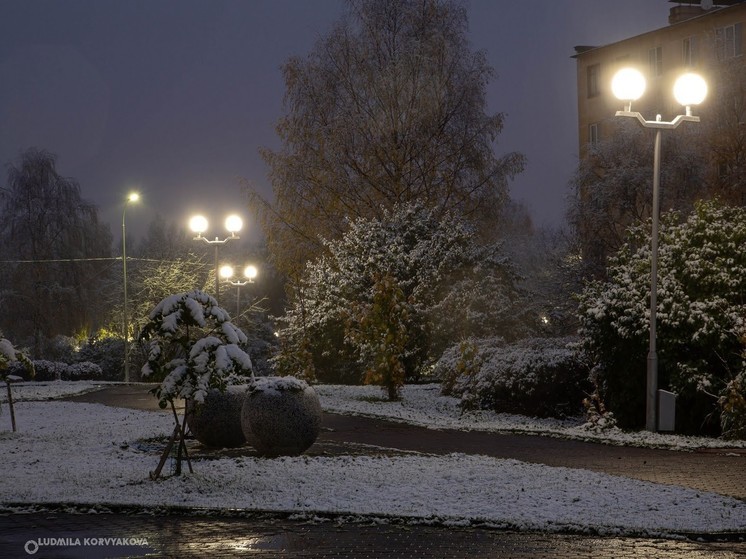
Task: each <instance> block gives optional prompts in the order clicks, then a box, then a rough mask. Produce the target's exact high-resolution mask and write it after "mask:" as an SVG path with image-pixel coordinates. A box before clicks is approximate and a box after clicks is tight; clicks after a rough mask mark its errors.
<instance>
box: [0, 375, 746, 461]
mask: <svg viewBox="0 0 746 559" xmlns="http://www.w3.org/2000/svg"><path fill="white" fill-rule="evenodd" d="M115 384H121V383H117V382H96V381H75V382H69V381H52V382H22V383H14V384H13V385H12V386H13V388H12V390H13V400H14V401H15V402H20V401H37V400H53V399H59V398H64V397H65V396H72V395H74V394H81V393H84V392H90V391H92V390H96V389H98V388H102V387H106V386H112V385H115ZM146 385H147V384H145V383H143V386H146ZM314 388H315V390H316V392H317V393H318V395H319V398H320V399H321V406H322V408H323V409H324V411H328V412H335V413H343V414H350V415H364V416H368V417H377V418H383V419H389V420H392V421H399V422H403V423H410V424H413V425H419V426H423V427H428V428H431V429H459V430H464V431H490V432H496V433H497V432H501V433H523V434H533V435H550V436H556V437H563V438H568V439H577V440H585V441H594V442H603V443H607V444H616V445H626V446H641V447H653V448H668V449H681V450H687V449H688V450H691V449H695V448H746V441H726V440H722V439H713V438H706V437H685V436H680V435H672V434H663V433H650V432H648V431H639V432H627V431H622V430H621V429H607V430H604V431H601V432H595V431H593V430H592V429H589V428H588V427H587V426H584V425H583V421H582V420H581V419H567V420H558V419H539V418H534V417H527V416H523V415H511V414H498V413H494V412H489V411H479V412H469V413H465V414H462V413H461V410H460V408H459V400H458V399H457V398H453V397H450V396H441V395H440V385H439V384H425V385H408V386H405V387H404V389H403V390H402V399H401V400H399V401H396V402H389V401H388V400H386V399H385V398H384V393H383V392H382V390H381V389H380V388H378V387H375V386H342V385H316V386H314ZM7 399H8V398H7V396H6V393H5V390H2V391H0V404H4V403H5V402H7ZM0 411H1V409H0Z"/></svg>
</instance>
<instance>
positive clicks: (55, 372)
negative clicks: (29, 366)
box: [34, 359, 68, 381]
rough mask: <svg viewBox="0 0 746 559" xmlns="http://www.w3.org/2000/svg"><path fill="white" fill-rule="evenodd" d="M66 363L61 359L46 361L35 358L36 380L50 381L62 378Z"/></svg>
mask: <svg viewBox="0 0 746 559" xmlns="http://www.w3.org/2000/svg"><path fill="white" fill-rule="evenodd" d="M67 367H68V364H67V363H62V362H61V361H47V360H46V359H35V360H34V369H35V371H36V380H40V381H50V380H62V377H63V376H64V375H65V373H66V371H67Z"/></svg>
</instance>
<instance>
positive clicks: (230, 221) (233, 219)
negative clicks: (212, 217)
mask: <svg viewBox="0 0 746 559" xmlns="http://www.w3.org/2000/svg"><path fill="white" fill-rule="evenodd" d="M208 225H209V224H208V221H207V218H206V217H204V216H202V215H195V216H193V217H192V218H191V219H190V220H189V228H190V229H191V230H192V232H193V233H196V234H197V236H196V237H194V240H195V241H200V240H202V241H204V242H206V243H207V244H208V245H214V246H215V300H216V301H218V303H219V302H220V275H219V272H218V248H219V247H220V245H224V244H225V243H227V242H228V241H232V240H234V239H240V238H241V237H239V236H238V235H237V234H236V233H238V232H239V231H240V230H241V228H242V227H243V221H242V220H241V218H240V217H239V216H237V215H235V214H233V215H229V216H228V217H226V218H225V228H226V230H227V231H228V233H230V236H229V237H226V238H224V239H220V238H218V237H215V239H213V240H210V239H208V238H207V237H204V236H203V235H202V233H204V232H205V231H207V227H208Z"/></svg>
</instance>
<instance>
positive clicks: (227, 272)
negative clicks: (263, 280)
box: [220, 265, 258, 319]
mask: <svg viewBox="0 0 746 559" xmlns="http://www.w3.org/2000/svg"><path fill="white" fill-rule="evenodd" d="M233 274H234V270H233V266H229V265H225V266H222V267H221V268H220V277H221V278H223V279H224V280H225V281H226V282H227V283H229V284H231V285H234V286H235V287H236V316H235V318H236V319H238V316H239V314H240V313H241V288H242V287H243V286H244V285H248V284H250V283H254V278H256V276H257V274H258V271H257V269H256V266H251V265H249V266H246V267H245V268H244V270H243V275H244V277H245V278H246V280H244V281H241V280H233V279H231V278H232V277H233Z"/></svg>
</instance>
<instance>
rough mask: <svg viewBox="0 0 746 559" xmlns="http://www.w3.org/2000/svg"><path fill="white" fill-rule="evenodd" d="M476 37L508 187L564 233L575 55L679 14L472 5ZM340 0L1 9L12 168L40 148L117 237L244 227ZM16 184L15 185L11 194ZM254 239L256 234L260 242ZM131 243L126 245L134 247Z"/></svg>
mask: <svg viewBox="0 0 746 559" xmlns="http://www.w3.org/2000/svg"><path fill="white" fill-rule="evenodd" d="M467 6H468V11H469V22H470V39H471V41H472V46H473V48H475V49H483V50H485V51H486V52H487V55H488V60H489V62H490V63H491V65H492V66H493V67H494V68H495V70H496V72H497V78H496V79H494V80H493V81H492V82H491V83H490V85H489V89H488V104H489V111H490V112H504V113H506V114H507V121H506V127H505V130H504V132H503V134H501V135H500V137H499V138H498V142H497V144H496V145H495V150H496V153H498V154H502V153H505V152H508V151H519V152H522V153H524V154H525V155H526V156H527V157H528V166H527V170H526V171H525V172H524V173H523V174H522V175H521V176H520V177H519V178H517V179H516V180H515V181H514V182H513V183H512V185H511V194H512V196H513V197H514V198H515V199H517V200H519V201H522V202H524V203H526V204H527V205H528V207H529V208H530V211H531V214H532V216H533V218H534V221H535V222H536V224H537V225H550V226H556V225H560V224H561V223H562V222H563V218H564V198H565V196H566V193H567V182H568V180H569V179H570V177H571V176H572V173H573V170H574V168H575V166H576V162H577V104H576V74H575V60H574V59H572V58H571V56H572V55H573V54H574V50H573V47H574V46H575V45H580V44H583V45H589V44H592V45H601V44H606V43H610V42H614V41H617V40H620V39H623V38H626V37H628V36H633V35H637V34H640V33H644V32H646V31H650V30H652V29H656V28H659V27H663V26H665V25H666V24H667V16H668V10H669V8H670V6H671V4H670V3H669V2H667V1H666V0H616V1H612V0H514V1H507V0H471V1H470V2H469V3H468V4H467ZM343 10H344V3H343V2H342V1H340V0H315V1H301V0H244V1H237V0H209V1H208V0H203V1H195V0H134V1H133V0H126V1H124V0H122V1H117V2H114V1H111V0H64V1H59V0H54V1H47V0H45V1H37V0H0V163H2V164H3V165H5V164H7V163H9V162H11V161H15V160H17V158H18V155H19V154H20V153H21V151H23V150H24V149H25V148H27V147H30V146H34V147H38V148H43V149H47V150H49V151H51V152H52V153H55V154H56V155H57V156H58V171H59V172H60V173H61V174H63V175H65V176H68V177H72V178H74V179H76V180H77V181H78V182H79V183H80V185H81V189H82V193H83V196H84V197H85V198H86V199H88V200H89V201H91V202H93V203H95V204H96V205H97V206H98V207H99V211H100V215H101V218H102V220H103V221H104V222H106V223H109V224H110V225H111V228H112V233H113V234H114V239H115V240H116V239H118V238H119V227H120V225H121V213H122V207H123V201H124V198H125V196H126V193H127V192H128V191H129V190H130V189H133V188H135V189H137V190H139V191H140V193H141V194H142V196H143V199H142V201H141V202H140V203H139V204H138V206H137V207H135V206H130V208H129V209H128V210H127V227H128V233H130V232H132V233H133V234H134V235H136V236H137V235H139V234H140V233H142V232H143V231H144V229H145V227H146V226H147V224H148V223H149V222H150V221H151V220H152V219H153V218H154V217H155V215H156V214H160V215H161V216H163V218H164V219H165V220H167V221H172V220H176V221H179V222H183V223H184V224H186V221H187V218H188V216H189V215H190V214H191V213H193V212H195V211H201V212H203V213H204V214H205V215H206V216H207V217H208V218H211V217H212V218H213V219H214V224H215V225H214V226H213V225H211V228H210V231H208V233H207V234H208V236H209V235H218V234H221V235H222V234H223V231H222V225H218V223H219V222H222V217H223V216H224V215H225V214H226V213H227V212H229V211H235V210H238V211H239V212H240V213H242V214H243V215H244V217H245V219H246V220H247V221H249V220H250V217H251V216H250V215H249V214H248V212H247V210H246V203H245V197H244V196H243V195H242V194H241V188H240V179H241V178H245V179H248V180H250V181H251V182H252V183H254V184H255V185H257V186H258V187H259V188H260V189H261V190H263V191H266V192H267V193H268V195H271V189H270V186H269V181H268V178H267V167H266V165H265V164H264V162H263V160H262V159H261V157H260V156H259V154H258V148H259V147H261V146H266V147H270V148H278V147H279V141H278V138H277V136H276V134H275V132H274V125H275V123H276V122H277V120H278V118H279V117H280V115H281V114H282V99H283V95H284V84H283V81H282V76H281V72H280V66H281V65H282V64H283V63H284V62H285V61H286V60H287V58H288V57H289V56H292V55H301V56H303V55H305V54H306V53H308V52H309V51H310V49H311V48H312V46H313V44H314V43H315V41H316V40H317V39H318V38H319V37H320V36H322V35H324V34H326V33H327V32H328V30H329V29H330V27H331V24H332V23H333V22H334V21H336V20H337V19H339V17H340V15H341V14H342V12H343ZM5 182H6V176H5V172H4V171H3V174H2V176H1V178H0V186H4V185H5ZM254 233H255V231H254V232H252V231H251V230H249V231H247V232H246V233H245V234H249V235H251V234H254ZM128 236H129V235H128Z"/></svg>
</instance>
